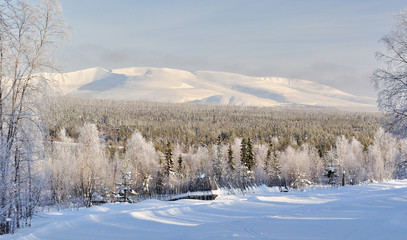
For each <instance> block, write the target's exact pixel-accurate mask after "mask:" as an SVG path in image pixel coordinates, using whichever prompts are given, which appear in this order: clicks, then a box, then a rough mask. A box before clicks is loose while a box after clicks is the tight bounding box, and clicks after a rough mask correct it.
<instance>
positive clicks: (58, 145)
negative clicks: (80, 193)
mask: <svg viewBox="0 0 407 240" xmlns="http://www.w3.org/2000/svg"><path fill="white" fill-rule="evenodd" d="M75 148H76V144H75V143H74V142H73V139H71V138H70V137H68V136H66V131H65V129H64V128H62V129H61V130H60V131H59V132H58V134H57V139H56V141H53V143H52V146H51V150H50V153H49V161H48V167H49V171H50V173H49V188H50V190H51V200H52V201H53V202H54V203H56V204H58V205H59V204H63V203H64V202H65V201H68V200H70V197H71V196H72V194H73V192H74V189H73V184H72V183H73V182H74V181H75V180H76V179H74V176H75V169H74V168H73V167H72V166H74V165H75V160H76V156H75V154H76V152H75Z"/></svg>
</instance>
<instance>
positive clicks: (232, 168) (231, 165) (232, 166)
mask: <svg viewBox="0 0 407 240" xmlns="http://www.w3.org/2000/svg"><path fill="white" fill-rule="evenodd" d="M228 166H229V170H230V172H234V171H235V164H234V162H233V149H232V143H230V142H229V149H228Z"/></svg>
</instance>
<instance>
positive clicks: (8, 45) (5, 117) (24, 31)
mask: <svg viewBox="0 0 407 240" xmlns="http://www.w3.org/2000/svg"><path fill="white" fill-rule="evenodd" d="M65 29H66V27H65V23H64V21H63V16H62V10H61V7H60V5H59V3H58V1H57V0H43V1H41V3H40V4H39V5H38V6H34V5H30V4H29V3H28V2H27V1H19V0H8V1H2V3H0V145H1V146H0V155H1V156H0V171H1V172H0V182H1V186H0V235H1V234H5V233H10V232H14V230H15V229H16V228H19V227H22V226H23V225H22V222H21V221H23V222H24V225H30V223H29V222H30V219H31V217H32V213H33V212H34V211H33V207H34V206H35V205H36V204H35V202H34V201H35V199H38V198H37V197H35V196H33V194H34V192H33V189H35V188H36V187H37V186H33V184H34V183H37V181H35V179H34V178H35V176H34V175H33V173H34V172H35V171H34V169H33V168H34V167H35V165H34V164H35V161H36V160H38V159H39V158H40V157H41V155H42V153H41V151H40V150H41V148H38V145H37V143H38V142H43V141H41V140H39V139H38V137H40V136H41V135H42V136H43V134H42V133H41V130H42V128H41V126H42V124H41V112H40V108H39V105H37V104H34V103H38V99H39V97H40V96H41V94H42V93H43V92H45V90H46V88H47V85H48V83H49V79H50V75H49V74H48V75H47V74H41V72H44V71H48V70H51V71H54V70H55V67H54V65H53V62H54V61H53V53H54V50H55V47H56V46H57V45H58V43H59V42H60V39H62V38H63V37H64V36H65Z"/></svg>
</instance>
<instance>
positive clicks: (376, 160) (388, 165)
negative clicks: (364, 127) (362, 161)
mask: <svg viewBox="0 0 407 240" xmlns="http://www.w3.org/2000/svg"><path fill="white" fill-rule="evenodd" d="M400 157H401V156H400V144H399V142H398V140H397V139H396V138H395V137H394V136H393V135H392V134H390V133H386V132H385V131H384V129H383V128H380V129H379V130H378V131H377V132H376V134H375V137H374V142H373V145H370V146H369V149H368V161H369V173H370V178H371V179H373V180H378V181H383V180H385V179H387V180H388V179H393V178H394V177H395V173H396V168H397V162H399V159H400Z"/></svg>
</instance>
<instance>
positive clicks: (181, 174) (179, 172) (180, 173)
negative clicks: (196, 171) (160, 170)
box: [177, 154, 185, 179]
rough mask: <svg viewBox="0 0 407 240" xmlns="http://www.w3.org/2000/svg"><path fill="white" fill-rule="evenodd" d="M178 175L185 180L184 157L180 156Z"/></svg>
mask: <svg viewBox="0 0 407 240" xmlns="http://www.w3.org/2000/svg"><path fill="white" fill-rule="evenodd" d="M177 173H178V178H180V179H183V178H184V175H185V173H184V166H183V165H182V155H181V154H180V155H179V156H178V169H177Z"/></svg>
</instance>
